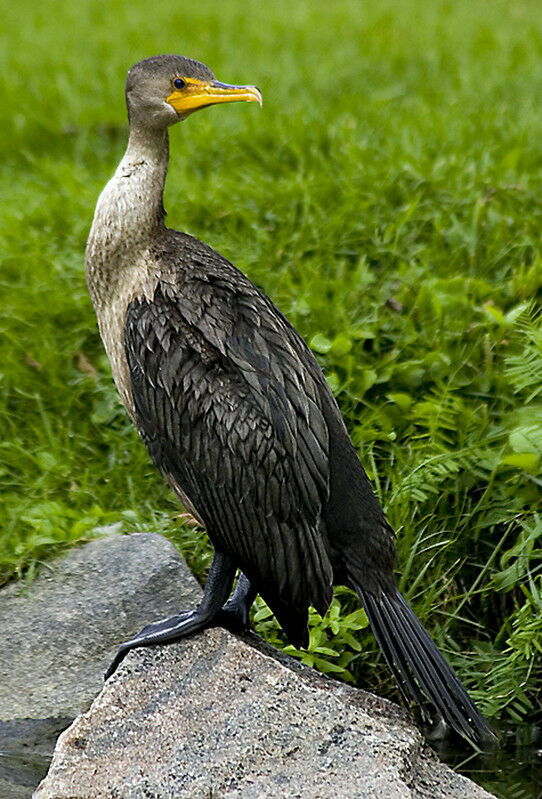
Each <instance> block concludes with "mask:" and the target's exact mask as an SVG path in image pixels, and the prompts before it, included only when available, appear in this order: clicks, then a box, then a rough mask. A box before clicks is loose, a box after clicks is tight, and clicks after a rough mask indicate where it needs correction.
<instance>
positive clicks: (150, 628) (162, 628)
mask: <svg viewBox="0 0 542 799" xmlns="http://www.w3.org/2000/svg"><path fill="white" fill-rule="evenodd" d="M205 621H206V620H205V619H201V618H199V619H198V610H186V611H181V613H178V614H176V615H175V616H170V617H169V618H167V619H160V621H155V622H152V623H151V624H146V625H145V627H143V628H142V629H141V630H140V631H139V632H138V633H137V635H134V637H133V638H130V640H129V641H124V643H122V644H121V645H120V646H119V648H118V649H117V652H116V654H115V657H114V658H113V661H112V663H111V665H110V666H109V668H108V669H107V671H106V672H105V677H104V679H106V680H107V679H108V678H109V677H111V675H112V674H113V673H114V672H115V671H116V670H117V668H118V666H119V665H120V663H121V662H122V660H124V657H125V656H126V655H127V654H128V652H129V651H130V649H135V648H136V647H139V646H151V645H152V644H159V643H165V642H166V641H174V640H175V639H176V638H182V637H183V636H185V635H188V634H189V633H191V632H196V630H199V629H201V627H202V626H205Z"/></svg>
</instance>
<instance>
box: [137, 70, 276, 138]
mask: <svg viewBox="0 0 542 799" xmlns="http://www.w3.org/2000/svg"><path fill="white" fill-rule="evenodd" d="M241 100H245V101H246V102H249V103H250V102H257V103H260V105H261V104H262V95H261V94H260V91H259V90H258V89H257V88H256V87H255V86H231V85H229V84H227V83H220V81H218V80H216V78H215V76H214V75H213V73H212V72H211V70H210V69H209V68H208V67H206V66H205V64H201V63H200V62H199V61H193V60H192V59H191V58H185V57H184V56H180V55H160V56H153V57H152V58H146V59H144V60H143V61H139V62H138V63H137V64H135V65H134V66H133V67H132V69H131V70H130V71H129V72H128V77H127V79H126V105H127V107H128V118H129V120H130V125H138V126H140V125H141V126H144V127H149V128H154V129H156V128H166V127H168V126H169V125H173V124H174V123H175V122H179V120H181V119H186V117H187V116H189V115H190V114H192V113H193V112H194V111H197V110H198V109H200V108H207V106H210V105H215V104H216V103H234V102H237V101H241Z"/></svg>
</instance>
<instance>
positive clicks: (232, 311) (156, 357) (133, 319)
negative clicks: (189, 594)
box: [125, 250, 332, 644]
mask: <svg viewBox="0 0 542 799" xmlns="http://www.w3.org/2000/svg"><path fill="white" fill-rule="evenodd" d="M204 252H205V250H204ZM213 255H215V254H214V253H213ZM215 258H218V256H215ZM224 265H226V266H224ZM219 266H220V270H221V271H220V272H219V271H218V270H216V271H213V270H210V269H209V265H206V269H198V268H195V269H194V271H193V272H191V273H189V274H184V275H183V282H182V284H180V283H177V282H174V281H171V282H167V281H165V280H163V281H162V282H160V283H159V284H158V286H157V289H156V292H155V296H154V299H153V300H152V301H149V300H147V299H145V298H139V299H135V300H134V301H132V303H131V304H130V305H129V307H128V310H127V314H126V320H125V350H126V355H127V359H128V364H129V368H130V375H131V381H132V391H133V396H134V404H135V414H136V419H137V424H138V428H139V430H140V433H141V435H142V437H143V439H144V440H145V443H146V444H147V446H148V448H149V451H150V453H151V456H152V458H153V460H154V461H155V463H156V465H157V466H158V467H159V469H160V470H161V471H162V472H163V473H164V475H166V477H167V479H168V480H169V481H170V482H172V483H176V484H177V485H179V486H180V488H181V489H182V491H183V492H184V493H185V494H186V496H187V497H188V498H189V500H190V503H191V504H192V505H193V506H194V508H195V509H196V511H197V512H198V515H199V516H200V517H201V518H202V519H203V521H204V522H205V525H206V527H207V531H208V534H209V537H210V538H211V541H212V542H213V544H214V545H215V546H216V547H217V548H218V549H219V550H221V551H223V552H226V553H229V554H231V555H233V556H234V558H235V560H236V563H237V564H238V566H239V568H241V569H242V570H243V572H245V574H246V575H247V576H248V577H249V579H250V580H251V581H252V582H253V583H254V585H255V586H256V588H257V589H258V590H259V591H260V593H261V594H262V596H264V598H265V599H266V600H267V602H268V603H269V604H270V606H271V608H272V609H273V611H274V612H275V613H276V615H277V617H278V618H279V621H280V622H281V624H282V625H283V627H284V628H285V629H286V631H287V632H288V634H289V636H290V637H291V639H292V640H293V642H294V643H298V644H299V643H301V642H302V641H305V640H306V638H305V632H304V631H305V626H306V615H307V607H308V605H309V604H312V605H314V606H315V607H316V608H317V609H318V610H319V612H321V613H323V612H325V610H326V609H327V607H328V605H329V602H330V599H331V592H332V589H331V584H332V570H331V565H330V562H329V559H328V556H327V554H326V547H325V541H324V532H323V525H322V522H321V515H322V507H323V505H324V504H325V502H326V500H327V496H328V491H329V474H328V471H329V470H328V432H327V426H326V423H325V421H324V418H323V415H322V410H321V407H320V401H319V389H318V385H317V377H318V376H319V377H320V379H322V378H321V375H319V372H318V369H317V367H316V372H315V374H311V370H312V369H313V365H312V363H311V364H310V365H309V366H307V364H306V363H305V360H306V356H307V353H306V351H305V345H304V344H303V342H302V340H301V339H300V338H299V336H298V335H297V334H296V333H295V331H293V329H292V328H291V327H290V326H289V325H288V323H287V322H286V321H285V320H284V319H283V318H282V317H281V316H280V314H278V312H277V311H276V309H275V308H274V306H273V305H272V304H271V303H270V301H269V300H268V299H267V298H265V297H264V296H263V295H262V294H261V293H260V292H258V291H257V289H256V288H255V287H254V286H253V285H252V284H251V283H250V282H249V281H248V280H247V279H246V278H244V276H242V275H241V273H238V272H237V270H234V268H233V267H232V266H231V265H229V264H227V262H223V263H222V262H221V263H220V264H219Z"/></svg>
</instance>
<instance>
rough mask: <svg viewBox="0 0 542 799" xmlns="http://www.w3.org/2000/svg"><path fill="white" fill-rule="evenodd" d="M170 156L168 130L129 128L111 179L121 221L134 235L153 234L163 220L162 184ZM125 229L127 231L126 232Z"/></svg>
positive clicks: (161, 225) (161, 224)
mask: <svg viewBox="0 0 542 799" xmlns="http://www.w3.org/2000/svg"><path fill="white" fill-rule="evenodd" d="M168 159H169V139H168V133H167V130H160V131H157V132H154V131H148V130H146V129H138V128H132V129H131V130H130V138H129V139H128V147H127V148H126V152H125V154H124V157H123V159H122V161H121V162H120V164H119V166H118V167H117V171H116V172H115V176H114V178H113V182H114V184H115V189H116V194H117V197H118V198H119V199H120V201H121V203H122V209H118V210H122V221H123V224H124V225H125V226H130V227H131V228H132V230H131V232H132V234H133V235H134V236H137V235H145V234H147V233H148V234H151V235H152V234H153V233H154V232H155V229H156V227H163V223H164V215H165V213H164V206H163V197H164V183H165V180H166V173H167V166H168ZM126 232H128V231H126Z"/></svg>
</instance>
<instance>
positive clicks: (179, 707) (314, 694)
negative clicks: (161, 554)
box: [35, 629, 490, 799]
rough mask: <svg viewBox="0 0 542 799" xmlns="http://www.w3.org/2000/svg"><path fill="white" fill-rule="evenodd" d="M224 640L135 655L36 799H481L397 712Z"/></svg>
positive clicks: (77, 729)
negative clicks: (435, 754) (440, 759)
mask: <svg viewBox="0 0 542 799" xmlns="http://www.w3.org/2000/svg"><path fill="white" fill-rule="evenodd" d="M254 639H255V637H254V636H246V637H245V639H244V640H242V639H240V638H238V637H235V636H233V635H231V634H230V633H227V632H225V631H224V630H221V629H213V630H208V631H206V632H204V633H202V634H198V635H196V636H193V637H191V638H188V639H186V640H184V641H180V642H177V643H174V644H171V645H169V646H165V647H160V648H151V649H140V650H136V651H132V652H131V653H130V654H129V655H128V656H127V658H126V659H125V660H124V661H123V663H122V665H121V667H120V668H119V670H118V671H117V672H116V674H115V675H114V676H113V678H112V679H111V680H109V681H108V683H107V685H106V686H105V687H104V689H103V691H102V693H101V694H100V696H99V697H98V698H97V699H96V700H95V701H94V703H93V705H92V707H91V708H90V710H89V711H88V712H87V713H85V714H84V715H82V716H80V717H79V718H78V719H77V720H76V721H75V722H74V724H73V725H72V726H71V727H70V728H69V729H68V730H66V731H65V732H64V733H63V734H62V735H61V736H60V738H59V741H58V744H57V748H56V751H55V755H54V758H53V763H52V765H51V769H50V771H49V774H48V776H47V777H46V779H45V780H44V781H43V782H42V784H41V786H40V788H39V789H38V791H37V792H36V794H35V796H36V799H68V797H69V799H98V797H99V798H100V799H109V798H111V799H113V797H115V799H117V798H118V797H122V799H143V797H145V798H146V799H151V798H152V799H169V798H171V799H173V797H175V799H181V798H182V797H190V798H191V799H210V798H211V797H220V799H266V798H269V799H271V797H273V798H275V797H291V798H292V799H293V798H294V797H300V798H302V799H328V798H329V799H354V797H356V799H362V798H363V797H367V799H369V798H370V799H406V798H407V797H408V798H409V799H439V798H440V797H449V798H450V799H451V798H452V797H453V799H467V798H468V799H482V798H483V797H489V796H490V795H489V794H488V793H486V792H485V791H484V790H482V789H481V788H479V787H478V786H476V785H474V783H472V782H470V781H469V780H467V779H466V778H464V777H461V776H459V775H457V774H455V773H454V772H453V771H451V770H450V769H449V768H448V767H447V766H445V765H443V764H441V763H440V762H439V761H438V760H437V758H436V757H435V756H434V755H433V753H432V752H430V751H429V750H428V749H427V747H426V746H425V745H424V742H423V739H422V736H421V735H420V733H419V732H418V730H417V729H416V728H415V727H414V726H413V725H412V723H411V721H410V720H409V718H408V716H407V714H406V713H404V712H403V711H402V710H401V709H400V708H398V707H396V706H395V705H393V704H391V703H390V702H387V701H386V700H383V699H378V698H376V697H374V696H371V695H369V694H367V693H365V692H363V691H360V690H357V689H355V688H351V687H348V686H345V685H342V684H341V683H337V682H335V681H332V680H328V679H326V678H324V677H321V676H320V675H317V674H316V673H315V672H313V671H312V670H310V669H306V668H304V667H301V666H300V665H299V664H297V663H295V664H294V662H292V661H291V660H290V659H287V658H284V657H283V656H282V657H270V656H269V654H268V652H267V651H266V647H265V646H263V647H262V646H261V645H260V646H259V648H256V647H255V646H252V645H250V643H249V642H250V641H252V642H253V641H254Z"/></svg>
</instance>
